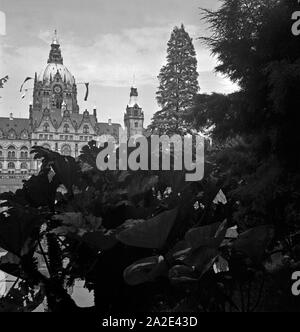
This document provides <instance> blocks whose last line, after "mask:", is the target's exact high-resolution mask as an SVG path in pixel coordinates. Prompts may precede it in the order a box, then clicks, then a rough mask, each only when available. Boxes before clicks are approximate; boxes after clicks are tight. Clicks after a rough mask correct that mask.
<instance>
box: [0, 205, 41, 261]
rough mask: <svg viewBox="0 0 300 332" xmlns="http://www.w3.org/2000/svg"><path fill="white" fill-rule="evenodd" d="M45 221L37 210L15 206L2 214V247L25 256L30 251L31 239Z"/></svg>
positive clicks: (0, 244) (0, 239)
mask: <svg viewBox="0 0 300 332" xmlns="http://www.w3.org/2000/svg"><path fill="white" fill-rule="evenodd" d="M44 221H45V220H44V219H43V217H42V215H38V214H37V210H36V209H30V208H24V207H21V206H17V205H16V206H15V207H13V208H10V209H9V210H8V211H6V212H5V213H2V214H0V246H1V247H2V248H3V249H6V250H7V251H9V252H11V253H13V254H15V255H17V256H21V255H25V254H26V253H28V251H29V250H30V245H31V244H30V243H29V242H28V240H29V238H30V237H31V236H32V235H33V232H34V231H38V230H39V227H40V226H41V225H42V224H43V222H44Z"/></svg>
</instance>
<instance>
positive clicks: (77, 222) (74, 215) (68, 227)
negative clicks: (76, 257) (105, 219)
mask: <svg viewBox="0 0 300 332" xmlns="http://www.w3.org/2000/svg"><path fill="white" fill-rule="evenodd" d="M53 220H57V221H60V222H61V224H62V225H61V226H59V227H57V228H55V229H54V230H53V231H52V232H53V233H55V234H57V235H64V236H68V235H78V236H83V235H84V234H85V233H88V232H93V231H98V230H99V228H100V226H101V224H102V219H101V218H98V217H95V216H92V215H88V216H84V215H83V214H82V213H80V212H67V213H62V214H59V215H56V216H54V217H53Z"/></svg>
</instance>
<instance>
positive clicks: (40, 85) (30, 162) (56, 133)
mask: <svg viewBox="0 0 300 332" xmlns="http://www.w3.org/2000/svg"><path fill="white" fill-rule="evenodd" d="M136 98H137V89H136V88H132V89H131V94H130V102H129V105H128V106H127V111H126V114H125V120H124V122H125V127H126V128H127V130H128V132H129V133H131V134H139V133H141V134H142V133H143V123H144V115H143V112H142V110H141V108H140V107H139V106H138V104H137V100H136ZM120 128H121V125H120V124H117V123H112V122H111V120H109V121H108V122H106V123H104V122H98V118H97V110H96V109H94V110H92V112H88V111H87V110H85V111H84V112H83V113H80V111H79V106H78V103H77V86H76V81H75V78H74V76H73V75H72V74H71V73H70V71H69V70H68V69H67V67H66V66H65V65H64V62H63V57H62V53H61V49H60V44H59V42H58V39H57V37H56V36H55V37H54V38H53V41H52V44H51V49H50V53H49V58H48V61H47V64H46V66H45V67H44V68H43V70H42V71H41V73H40V74H39V75H37V73H36V74H35V77H34V88H33V102H32V104H31V105H30V106H29V117H28V118H27V119H23V118H14V117H13V114H10V116H9V117H7V118H0V192H6V191H15V190H16V189H18V188H20V187H21V186H22V182H23V180H25V179H27V178H28V177H30V176H31V175H33V174H35V173H37V172H38V170H39V161H37V160H34V159H33V158H32V156H31V155H30V150H31V148H32V147H33V146H43V147H45V148H48V149H51V150H53V151H56V152H59V153H60V154H62V155H65V156H73V157H77V156H78V155H79V154H80V151H81V149H82V147H83V146H84V145H86V144H87V142H89V141H91V140H95V141H98V139H99V137H100V136H105V135H110V136H114V137H115V139H116V140H118V135H119V129H120Z"/></svg>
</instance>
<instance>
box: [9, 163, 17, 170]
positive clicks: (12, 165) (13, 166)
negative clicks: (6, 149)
mask: <svg viewBox="0 0 300 332" xmlns="http://www.w3.org/2000/svg"><path fill="white" fill-rule="evenodd" d="M7 167H8V169H15V168H16V167H15V163H8V166H7Z"/></svg>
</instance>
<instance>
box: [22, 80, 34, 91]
mask: <svg viewBox="0 0 300 332" xmlns="http://www.w3.org/2000/svg"><path fill="white" fill-rule="evenodd" d="M29 80H33V78H32V77H26V78H25V80H24V82H23V83H22V85H21V88H20V92H22V90H23V86H24V84H25V83H26V82H27V81H29Z"/></svg>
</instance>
